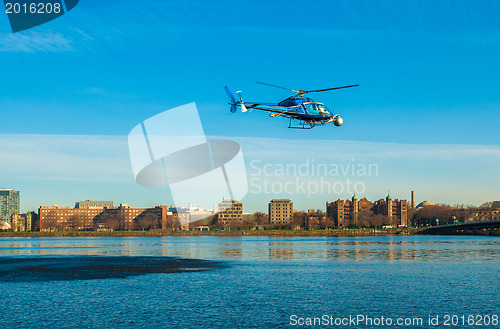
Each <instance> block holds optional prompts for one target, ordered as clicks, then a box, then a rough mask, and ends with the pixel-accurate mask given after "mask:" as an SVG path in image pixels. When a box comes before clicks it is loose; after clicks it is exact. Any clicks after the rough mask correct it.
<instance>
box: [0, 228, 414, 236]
mask: <svg viewBox="0 0 500 329" xmlns="http://www.w3.org/2000/svg"><path fill="white" fill-rule="evenodd" d="M420 231H422V229H420V228H405V229H342V230H246V231H162V230H154V231H100V232H98V231H58V232H39V231H34V232H9V231H7V232H0V237H161V236H283V237H305V236H324V237H357V236H360V237H361V236H397V235H415V234H417V233H418V232H420Z"/></svg>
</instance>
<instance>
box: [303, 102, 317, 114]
mask: <svg viewBox="0 0 500 329" xmlns="http://www.w3.org/2000/svg"><path fill="white" fill-rule="evenodd" d="M304 106H305V107H306V110H307V113H308V114H312V115H319V114H320V113H319V111H318V109H317V107H316V104H311V103H309V104H304Z"/></svg>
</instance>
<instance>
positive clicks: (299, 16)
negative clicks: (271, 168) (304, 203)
mask: <svg viewBox="0 0 500 329" xmlns="http://www.w3.org/2000/svg"><path fill="white" fill-rule="evenodd" d="M498 12H500V3H499V2H497V1H481V2H477V1H446V2H444V1H443V2H435V1H404V2H401V1H356V2H355V1H335V2H334V1H313V2H311V1H274V2H272V3H269V2H265V1H237V2H234V1H227V2H226V1H217V2H206V1H190V2H184V1H177V2H169V1H140V2H137V1H134V2H132V1H106V2H105V3H103V2H102V1H89V0H81V1H80V3H79V4H78V6H77V7H75V8H74V9H73V10H72V11H70V12H69V13H68V14H66V15H64V16H62V17H60V18H58V19H56V20H54V21H52V22H49V23H47V24H44V25H42V26H39V27H36V28H34V29H32V30H28V31H24V32H20V33H16V34H12V33H11V32H10V28H9V25H8V19H7V17H6V16H3V17H0V56H1V57H0V58H1V59H2V64H3V65H2V77H3V79H2V82H1V87H2V92H1V93H0V108H1V115H2V121H1V123H0V134H2V135H3V138H4V139H5V138H6V139H5V140H7V141H13V140H14V139H18V138H19V135H23V136H24V135H33V134H36V135H37V136H45V137H46V138H48V139H50V140H51V138H52V137H51V136H54V135H61V140H62V139H66V138H67V137H63V136H68V135H69V136H71V135H73V136H75V135H76V136H89V138H90V136H101V137H102V138H105V136H110V138H112V137H113V136H118V137H119V136H126V135H127V134H128V133H129V132H130V130H131V129H132V128H133V127H134V126H135V125H137V124H138V123H139V122H142V121H144V120H145V119H147V118H149V117H151V116H153V115H155V114H157V113H159V112H162V111H164V110H167V109H169V108H172V107H175V106H180V105H183V104H186V103H190V102H193V101H194V102H196V104H197V107H198V110H199V113H200V116H201V119H202V122H203V126H204V129H205V133H206V134H208V135H212V136H226V137H228V138H247V139H246V140H248V139H252V138H254V139H258V138H264V139H268V140H273V141H276V140H285V141H286V140H290V141H292V142H291V145H294V141H301V142H302V141H304V140H305V141H309V143H310V144H311V147H309V148H308V147H301V148H300V152H298V153H297V152H295V153H293V154H292V153H290V154H289V156H288V157H285V158H286V161H292V162H295V163H300V162H301V161H303V159H306V158H317V159H320V158H321V159H323V160H321V161H329V162H336V161H337V159H338V158H341V159H342V160H341V161H350V160H348V159H347V160H346V158H345V157H344V155H345V152H346V151H345V149H344V148H339V147H338V142H339V141H340V142H343V141H344V142H347V141H352V142H353V143H354V144H353V145H355V146H353V147H355V148H360V149H363V150H365V151H364V152H365V153H364V155H365V156H367V157H370V152H369V148H368V149H367V148H365V147H364V146H363V147H361V146H360V145H366V144H363V143H365V142H366V143H374V144H370V145H374V150H378V149H380V148H382V147H385V148H387V147H392V146H389V145H393V147H394V149H395V150H399V151H401V150H404V149H406V148H409V149H412V147H418V148H419V149H421V148H423V149H424V150H425V149H426V147H425V145H428V150H429V153H428V154H427V156H432V155H433V154H435V153H431V150H432V151H433V152H438V153H439V152H440V151H439V150H442V148H443V147H445V148H447V147H448V146H446V145H455V146H449V147H451V148H452V149H453V150H455V151H454V152H456V154H455V155H454V156H453V159H454V160H453V161H434V163H435V166H436V168H435V169H434V170H433V169H431V167H429V166H428V165H425V166H424V167H423V168H420V169H417V168H415V167H414V166H411V165H410V164H411V163H409V162H408V161H409V160H408V159H409V158H411V157H410V156H409V155H408V156H406V157H405V159H406V160H404V161H402V160H398V159H396V158H390V157H386V158H385V159H389V158H390V159H391V161H384V160H383V157H382V158H379V160H377V161H380V163H381V170H383V172H384V173H391V172H395V173H398V175H399V173H403V172H404V173H405V174H404V175H402V174H401V175H400V176H398V180H397V182H396V181H388V180H389V177H391V176H390V175H386V174H384V175H385V176H384V177H385V179H384V180H380V179H379V180H375V181H373V182H371V184H372V185H371V186H370V188H371V189H372V190H373V192H371V193H372V194H373V197H376V196H378V195H379V194H377V193H375V191H379V190H380V191H381V192H380V194H383V193H385V192H384V191H386V190H387V189H391V187H392V186H396V185H397V186H401V188H400V191H398V193H400V195H399V196H400V197H407V194H409V193H408V192H406V190H408V191H409V189H410V188H411V187H412V186H416V185H418V187H419V190H418V191H417V195H422V198H425V199H433V201H438V202H448V203H457V202H459V203H481V202H484V201H489V200H492V199H500V193H499V191H498V189H497V190H495V188H494V187H492V186H490V185H489V184H490V183H491V179H492V178H493V179H497V182H498V175H497V174H496V173H495V170H494V169H493V168H495V166H497V167H498V164H500V161H499V157H498V153H495V152H496V151H495V152H493V153H492V154H493V155H492V154H489V155H484V153H480V155H477V154H476V155H474V156H475V160H471V159H468V158H465V159H464V158H463V157H462V156H461V153H462V152H464V149H467V150H469V149H471V148H477V149H478V150H483V149H484V148H485V147H486V148H488V147H491V148H492V149H493V150H496V147H497V146H498V144H499V143H498V140H499V137H500V133H499V130H498V122H500V114H499V113H500V111H499V108H500V93H499V92H498V91H499V90H500V88H499V87H500V65H499V64H498V58H500V22H499V21H498V19H497V17H496V16H497V13H498ZM255 81H265V82H269V83H273V84H277V85H283V86H286V87H290V88H292V89H317V88H328V87H333V86H338V85H345V84H355V83H359V84H360V85H361V86H360V87H357V88H350V89H345V90H339V91H333V92H328V93H321V94H314V97H313V98H314V99H315V100H318V101H321V102H324V103H325V104H326V105H327V106H328V107H329V108H330V109H332V110H333V111H334V112H335V113H339V114H340V115H341V116H342V117H343V118H344V126H342V127H341V128H336V127H334V126H333V125H332V126H327V127H318V128H315V129H313V130H310V131H299V130H292V129H286V126H287V122H286V120H284V119H279V118H269V117H268V116H267V115H266V114H264V113H257V111H253V112H252V113H245V114H242V113H237V114H234V115H229V113H228V112H229V109H228V106H227V104H226V103H227V99H226V95H225V93H224V90H223V87H224V85H226V84H227V85H229V86H230V87H231V88H232V89H233V90H243V95H244V97H245V98H246V99H249V100H262V101H266V102H272V101H279V100H281V99H284V98H286V97H287V96H289V95H290V94H289V93H287V92H286V91H284V90H280V89H274V88H269V87H266V86H262V85H258V84H255V83H254V82H255ZM103 136H104V137H103ZM118 137H117V138H118ZM26 138H27V139H26V140H30V138H29V136H28V137H26ZM40 138H42V137H40ZM42 139H43V138H42ZM91 140H94V139H91ZM329 141H331V143H329ZM318 143H320V144H321V145H323V146H324V147H323V148H321V149H318V148H316V147H313V146H314V145H316V144H318ZM252 145H253V144H252ZM263 145H264V146H262V145H261V146H262V147H265V148H266V149H265V151H270V150H271V151H272V150H273V146H272V145H268V146H265V145H266V144H263ZM306 145H307V144H306ZM394 145H396V146H394ZM405 145H406V146H405ZM412 145H413V146H412ZM1 148H2V146H1V145H0V151H3V152H2V154H4V155H6V154H9V156H10V157H11V159H13V158H15V157H17V158H18V159H17V160H16V161H14V162H16V163H17V162H18V161H19V159H26V154H24V153H23V151H22V150H23V149H24V148H23V147H22V146H19V152H18V153H16V152H14V153H12V152H13V151H12V150H11V149H9V152H7V150H5V149H4V150H2V149H1ZM64 150H65V151H64V152H66V153H67V156H68V157H78V155H79V152H80V151H79V147H75V148H64ZM87 150H88V148H87ZM436 150H437V151H436ZM399 151H398V152H399ZM291 152H292V151H291ZM342 152H344V153H342ZM466 153H467V152H466ZM84 154H86V156H88V157H90V158H94V155H93V154H88V153H84ZM325 154H330V155H331V158H324V156H325ZM418 154H422V153H418ZM467 154H470V153H467ZM121 156H122V157H123V155H121ZM126 156H127V155H126V154H125V158H126ZM33 160H34V161H35V162H36V159H33ZM264 160H265V159H263V161H264ZM9 161H13V160H9V159H2V162H3V164H2V165H0V166H4V170H0V182H2V181H3V183H1V184H0V185H5V186H6V187H16V188H18V189H22V190H24V191H25V194H24V195H26V199H24V201H23V202H26V203H25V204H29V205H30V206H31V205H35V204H37V203H42V201H38V199H39V198H40V196H39V195H38V194H37V193H38V192H36V191H38V190H37V189H35V188H34V187H32V186H31V185H30V184H29V183H28V181H26V180H23V179H24V178H25V177H30V176H33V177H35V176H36V177H39V175H43V174H41V173H39V172H38V171H36V170H35V171H34V172H35V173H36V174H34V173H33V172H31V171H33V169H30V168H31V167H26V172H23V173H18V176H15V175H14V176H13V175H12V173H10V171H9V170H7V169H8V168H11V165H9V164H8V163H9ZM26 161H29V160H28V159H26ZM46 161H50V160H46ZM273 161H276V160H273ZM356 161H364V157H363V156H362V155H358V157H357V159H356ZM426 161H427V160H426ZM415 162H418V159H413V162H412V163H413V164H414V163H415ZM426 163H427V162H426ZM64 164H65V162H64V161H63V162H62V165H60V166H64ZM123 165H126V164H123ZM60 166H59V167H57V169H54V170H56V171H60V170H62V169H64V168H60ZM52 167H53V168H56V166H52ZM456 168H458V169H456ZM478 168H480V170H481V171H482V172H481V175H480V177H479V176H477V173H475V172H476V171H477V170H478ZM125 169H126V170H129V168H125ZM125 169H124V170H125ZM82 170H83V169H82ZM421 170H425V177H426V179H428V180H429V183H428V184H422V179H421V176H422V172H421ZM443 172H449V175H448V176H447V177H443ZM9 173H10V174H9ZM464 173H475V174H474V175H473V176H474V177H476V179H475V180H464V179H463V177H464ZM37 175H38V176H37ZM2 176H3V177H2ZM445 176H446V175H445ZM47 177H52V176H51V175H48V176H47ZM42 178H44V177H39V179H42ZM21 181H22V182H23V183H20V182H21ZM432 181H433V183H431V182H432ZM68 182H69V183H68ZM464 182H466V183H464ZM132 183H133V177H132ZM417 183H418V184H417ZM36 184H38V183H35V182H33V186H35V185H36ZM72 184H74V185H72ZM436 185H439V186H440V190H439V191H440V192H439V193H435V192H436ZM17 186H20V187H17ZM107 186H108V187H107V188H106V189H105V191H106V195H109V197H107V198H106V195H103V196H102V198H106V199H112V200H115V201H117V202H120V201H122V199H128V200H129V201H128V202H129V203H132V204H133V202H132V201H130V198H125V196H123V193H117V190H118V189H119V187H118V185H115V186H113V184H108V185H107ZM404 186H407V187H408V188H407V189H403V187H404ZM71 187H72V188H74V189H76V190H77V191H82V193H81V194H77V195H74V197H75V198H76V197H79V198H80V199H88V198H94V199H97V197H96V196H93V195H90V194H93V192H92V188H91V185H88V186H87V185H85V186H84V185H82V184H80V183H77V179H75V181H74V182H72V181H71V179H69V178H68V180H67V181H66V185H61V184H59V183H55V185H54V187H53V188H51V193H50V194H49V195H51V198H52V197H53V198H54V199H59V200H62V201H63V202H66V203H69V204H70V205H71V203H70V201H69V200H67V199H66V195H64V194H65V192H63V191H62V190H64V189H68V188H71ZM483 187H484V188H483ZM392 189H393V190H398V189H396V188H394V187H392ZM457 189H458V191H460V192H457ZM472 190H473V191H474V195H470V191H472ZM83 191H85V193H83ZM446 192H453V193H446ZM404 193H406V194H404ZM147 195H150V194H149V193H147ZM450 195H453V196H450ZM381 196H383V195H381ZM424 196H425V197H424ZM71 197H73V195H71ZM266 197H267V196H266ZM341 197H348V195H345V196H341ZM151 198H153V197H151ZM324 198H328V197H327V196H323V197H321V198H318V199H321V202H320V201H314V202H316V203H317V204H320V205H321V204H324V201H325V200H324ZM132 199H133V198H132ZM74 201H76V200H74ZM155 201H156V200H155ZM160 201H161V200H160ZM47 202H49V200H43V203H47ZM54 202H56V201H54ZM124 202H125V201H124ZM138 202H139V201H138ZM147 202H148V201H147V200H146V199H145V198H144V199H143V200H141V201H140V203H141V205H142V204H145V203H147ZM50 203H52V202H50ZM154 203H157V202H154ZM163 203H165V202H163ZM249 205H250V206H249V207H250V209H249V210H254V209H256V208H259V206H258V204H257V203H256V202H255V203H254V204H252V202H251V201H249ZM314 207H315V208H316V207H318V206H316V205H315V206H314ZM261 208H263V209H265V207H261Z"/></svg>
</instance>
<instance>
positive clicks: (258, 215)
mask: <svg viewBox="0 0 500 329" xmlns="http://www.w3.org/2000/svg"><path fill="white" fill-rule="evenodd" d="M253 217H254V220H255V222H256V224H257V225H258V226H261V227H264V226H267V225H268V224H269V218H268V216H267V214H265V213H263V212H260V211H257V212H255V213H254V214H253Z"/></svg>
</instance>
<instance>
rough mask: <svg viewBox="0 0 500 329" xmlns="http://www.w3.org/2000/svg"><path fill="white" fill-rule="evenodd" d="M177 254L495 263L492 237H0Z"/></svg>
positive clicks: (4, 250) (51, 251) (12, 241)
mask: <svg viewBox="0 0 500 329" xmlns="http://www.w3.org/2000/svg"><path fill="white" fill-rule="evenodd" d="M49 255H59V256H68V255H91V256H105V255H107V256H178V257H186V258H200V259H229V260H279V261H290V260H292V261H294V260H296V261H340V262H352V261H355V262H378V261H384V262H386V261H388V262H398V261H411V262H428V261H434V262H468V263H470V262H500V239H499V238H495V237H460V236H457V237H420V236H411V237H408V236H406V237H364V238H327V237H297V238H275V237H217V236H196V237H133V238H111V237H107V238H106V237H99V238H94V237H92V238H76V237H75V238H0V256H49Z"/></svg>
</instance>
